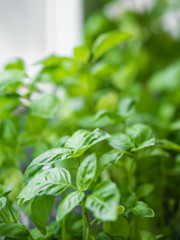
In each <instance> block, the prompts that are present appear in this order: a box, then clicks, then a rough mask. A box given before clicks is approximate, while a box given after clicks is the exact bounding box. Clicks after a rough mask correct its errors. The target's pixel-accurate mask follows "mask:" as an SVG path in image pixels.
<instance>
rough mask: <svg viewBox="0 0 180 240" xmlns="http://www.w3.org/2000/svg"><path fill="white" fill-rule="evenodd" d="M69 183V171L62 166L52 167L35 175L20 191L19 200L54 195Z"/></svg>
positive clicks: (24, 200)
mask: <svg viewBox="0 0 180 240" xmlns="http://www.w3.org/2000/svg"><path fill="white" fill-rule="evenodd" d="M70 183H71V176H70V173H69V172H68V171H67V170H66V169H64V168H53V169H49V170H46V171H43V172H41V173H40V174H38V175H36V176H35V177H34V178H33V179H32V180H31V181H30V182H29V183H28V184H27V185H26V186H25V187H24V189H23V190H22V191H21V193H20V194H19V196H18V199H19V201H20V202H21V201H22V202H26V201H28V200H30V199H32V198H33V197H36V196H41V195H52V196H56V195H58V194H60V193H61V192H63V191H64V190H65V189H66V188H67V187H69V185H70Z"/></svg>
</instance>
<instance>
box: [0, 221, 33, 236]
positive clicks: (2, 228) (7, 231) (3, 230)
mask: <svg viewBox="0 0 180 240" xmlns="http://www.w3.org/2000/svg"><path fill="white" fill-rule="evenodd" d="M0 236H3V237H12V238H17V239H22V240H25V239H27V238H28V236H29V232H28V230H27V228H26V226H24V225H23V224H20V223H0Z"/></svg>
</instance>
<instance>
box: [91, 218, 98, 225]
mask: <svg viewBox="0 0 180 240" xmlns="http://www.w3.org/2000/svg"><path fill="white" fill-rule="evenodd" d="M96 221H97V218H95V219H94V220H92V222H91V223H90V226H92V225H93V224H94V223H95V222H96Z"/></svg>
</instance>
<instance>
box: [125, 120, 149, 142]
mask: <svg viewBox="0 0 180 240" xmlns="http://www.w3.org/2000/svg"><path fill="white" fill-rule="evenodd" d="M126 133H127V135H128V136H129V137H130V138H131V139H132V140H134V143H135V145H137V146H139V145H140V144H142V143H143V142H145V141H147V140H149V139H150V138H151V135H152V130H151V128H150V127H149V126H147V125H145V124H141V123H138V124H134V125H133V126H131V127H129V128H127V129H126Z"/></svg>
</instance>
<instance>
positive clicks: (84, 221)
mask: <svg viewBox="0 0 180 240" xmlns="http://www.w3.org/2000/svg"><path fill="white" fill-rule="evenodd" d="M82 217H83V240H86V239H87V238H86V209H85V200H84V199H83V201H82Z"/></svg>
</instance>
